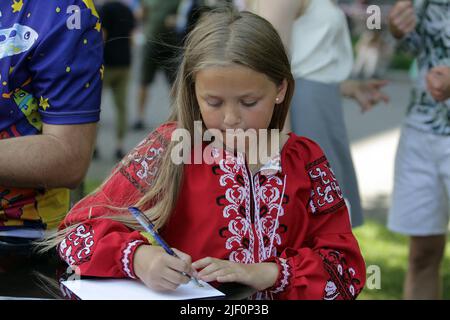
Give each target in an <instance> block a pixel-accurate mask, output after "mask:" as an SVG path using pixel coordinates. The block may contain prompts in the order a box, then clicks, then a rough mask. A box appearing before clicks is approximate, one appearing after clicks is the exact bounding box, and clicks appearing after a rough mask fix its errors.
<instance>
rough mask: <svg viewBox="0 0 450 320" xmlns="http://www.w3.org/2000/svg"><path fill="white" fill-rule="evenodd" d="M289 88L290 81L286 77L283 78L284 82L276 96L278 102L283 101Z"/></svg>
mask: <svg viewBox="0 0 450 320" xmlns="http://www.w3.org/2000/svg"><path fill="white" fill-rule="evenodd" d="M287 89H288V82H287V80H286V79H283V82H281V84H280V85H279V86H278V90H277V98H276V103H277V104H280V103H283V101H284V98H285V97H286V92H287Z"/></svg>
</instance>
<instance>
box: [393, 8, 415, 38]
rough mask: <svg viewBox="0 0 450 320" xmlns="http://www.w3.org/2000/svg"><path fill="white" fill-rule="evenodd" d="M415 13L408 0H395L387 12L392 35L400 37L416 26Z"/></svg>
mask: <svg viewBox="0 0 450 320" xmlns="http://www.w3.org/2000/svg"><path fill="white" fill-rule="evenodd" d="M416 23H417V19H416V14H415V11H414V6H413V4H412V1H410V0H402V1H397V3H396V4H395V5H394V7H393V8H392V9H391V12H390V13H389V29H390V31H391V33H392V35H393V36H394V37H395V38H397V39H401V38H403V37H404V36H405V35H406V34H408V33H410V32H411V31H413V30H414V29H415V28H416Z"/></svg>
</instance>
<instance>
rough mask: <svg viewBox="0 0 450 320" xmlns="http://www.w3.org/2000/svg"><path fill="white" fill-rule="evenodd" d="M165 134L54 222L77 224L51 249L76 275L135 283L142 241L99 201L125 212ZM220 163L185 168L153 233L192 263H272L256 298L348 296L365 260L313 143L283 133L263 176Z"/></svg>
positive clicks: (230, 158)
mask: <svg viewBox="0 0 450 320" xmlns="http://www.w3.org/2000/svg"><path fill="white" fill-rule="evenodd" d="M173 129H174V125H173V124H168V125H163V126H161V127H160V128H158V129H157V130H156V132H154V133H152V134H150V135H149V136H148V137H147V138H146V139H145V140H144V141H143V142H141V143H140V144H139V145H138V146H137V147H136V148H135V149H134V150H133V151H132V152H130V153H129V154H128V155H127V157H125V158H124V160H123V161H122V163H121V164H119V165H118V167H117V168H116V170H115V173H114V174H113V175H112V177H111V178H110V179H109V180H108V182H107V183H106V184H105V185H104V186H103V187H102V188H101V189H100V190H99V191H98V192H97V193H95V194H93V195H90V196H88V197H86V198H84V199H83V200H82V201H80V202H79V203H77V204H76V206H74V208H73V209H72V210H71V211H70V212H69V214H68V215H67V217H66V219H65V221H64V222H63V224H61V227H60V228H65V227H66V226H69V225H73V224H75V223H80V222H81V223H82V224H81V225H80V226H78V228H76V229H75V230H74V231H73V232H71V233H70V234H69V235H68V236H67V237H66V238H65V239H64V240H63V241H62V242H61V243H60V245H59V247H58V250H59V254H60V255H61V257H62V258H63V259H64V260H65V261H66V262H67V263H68V264H70V265H74V266H77V267H78V268H79V271H80V272H81V274H82V275H86V276H99V277H131V278H135V277H136V276H135V274H134V271H133V263H132V261H133V256H134V252H135V251H136V248H138V246H140V245H142V244H148V243H149V241H148V239H147V238H146V237H144V236H143V235H142V233H140V232H139V231H133V230H131V229H129V228H128V227H126V226H125V225H123V224H122V223H119V222H116V221H112V220H110V219H104V218H101V217H102V216H104V215H106V214H111V213H112V212H111V211H110V209H108V208H107V207H106V205H112V206H120V207H128V206H131V205H133V204H134V203H135V201H136V200H137V199H139V198H140V197H141V196H142V195H143V194H144V193H145V191H146V190H148V189H149V188H150V187H151V184H152V181H153V178H154V175H155V172H156V170H157V167H156V165H155V163H156V160H157V159H158V157H160V155H161V152H162V151H163V150H164V148H165V146H166V143H167V141H168V140H170V133H171V131H172V130H173ZM161 133H162V134H161ZM215 151H217V150H215ZM219 153H220V152H212V157H213V158H214V157H218V154H219ZM219 159H220V160H217V161H216V162H215V163H213V164H206V163H203V164H185V165H184V178H183V182H182V189H181V191H180V195H179V198H178V202H177V205H176V208H175V210H174V212H173V213H172V215H171V218H170V219H169V222H168V223H167V224H166V225H165V226H164V228H163V229H162V230H160V233H161V235H162V237H163V238H164V239H165V240H166V241H167V242H168V243H169V244H170V245H171V246H172V247H175V248H177V249H179V250H181V251H183V252H186V253H188V254H189V255H191V256H192V259H193V261H196V260H197V259H201V258H204V257H206V256H211V257H215V258H219V259H227V260H230V261H235V262H240V263H259V262H265V261H271V262H275V263H277V265H278V267H279V277H278V280H277V282H276V283H275V285H274V286H273V287H272V288H269V289H267V290H266V291H265V292H264V293H260V297H265V298H274V299H326V300H331V299H354V298H356V296H357V295H358V294H359V292H360V291H361V290H362V288H363V286H364V283H365V276H366V275H365V264H364V260H363V257H362V256H361V252H360V249H359V247H358V243H357V241H356V239H355V238H354V236H353V234H352V231H351V226H350V222H349V215H348V211H347V207H346V205H345V202H344V198H343V195H342V192H341V190H340V188H339V184H338V183H337V181H336V179H335V177H334V174H333V171H332V169H331V168H330V167H329V164H328V161H327V159H326V157H325V156H324V154H323V152H322V150H321V149H320V147H319V146H318V145H317V144H316V143H314V142H313V141H311V140H309V139H307V138H304V137H298V136H296V135H295V134H290V138H289V139H288V141H287V142H286V144H285V145H284V147H283V148H282V151H281V154H280V156H279V158H278V160H279V161H276V160H277V159H274V161H272V162H271V168H272V169H273V167H274V166H275V167H276V164H277V163H278V164H279V162H281V166H280V167H279V170H271V171H265V170H259V172H254V173H251V172H250V170H249V169H248V166H247V165H246V163H245V160H244V158H243V157H242V156H241V155H239V154H238V155H237V156H235V155H233V154H231V153H228V152H225V156H224V157H220V158H219ZM263 173H264V174H263ZM99 217H100V219H99Z"/></svg>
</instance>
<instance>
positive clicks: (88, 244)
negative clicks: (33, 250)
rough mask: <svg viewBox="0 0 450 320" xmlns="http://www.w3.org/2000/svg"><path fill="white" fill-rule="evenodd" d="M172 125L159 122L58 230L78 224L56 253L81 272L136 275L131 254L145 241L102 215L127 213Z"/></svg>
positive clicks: (142, 189)
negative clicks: (158, 126) (160, 125)
mask: <svg viewBox="0 0 450 320" xmlns="http://www.w3.org/2000/svg"><path fill="white" fill-rule="evenodd" d="M173 128H174V126H173V125H172V126H162V127H160V128H158V130H156V131H155V132H154V133H152V134H150V135H149V137H148V138H146V139H145V140H144V141H143V142H141V143H140V144H139V145H138V146H137V147H136V148H135V149H134V150H133V151H132V152H130V153H129V154H128V155H127V156H126V157H125V158H124V160H123V161H122V162H121V163H120V164H119V165H118V166H117V167H116V168H115V169H114V171H113V174H112V176H111V177H110V178H109V179H108V180H107V181H106V182H105V183H104V184H103V186H102V187H101V188H100V190H98V191H97V192H95V193H93V194H91V195H88V196H87V197H85V198H84V199H82V200H81V201H80V202H78V203H77V204H76V205H75V206H74V207H73V208H72V209H71V210H70V212H69V213H68V214H67V216H66V218H65V220H64V222H63V223H62V224H61V226H60V229H64V228H71V226H73V225H77V227H76V228H75V229H74V230H73V231H71V232H70V233H69V234H68V236H66V238H65V239H64V240H63V241H62V242H61V243H60V245H59V248H58V250H59V254H60V256H61V258H62V259H64V260H65V261H66V262H67V263H68V264H69V265H72V266H76V267H78V268H79V271H80V272H81V275H87V276H97V277H130V278H135V277H136V275H135V273H134V270H133V257H134V253H135V252H136V249H137V248H138V247H139V246H140V245H142V244H148V243H149V241H148V239H147V238H146V237H145V236H143V235H141V234H140V233H139V232H138V231H133V230H131V229H130V228H128V227H127V226H125V225H124V224H123V223H120V222H118V221H115V220H112V219H108V218H103V217H105V216H114V215H121V214H123V213H124V211H125V212H127V208H128V207H129V206H132V205H134V204H135V203H136V202H137V201H138V200H139V199H140V197H142V196H143V194H144V193H145V192H146V191H148V190H149V188H150V187H151V185H152V183H153V180H154V177H155V175H156V171H157V168H158V163H159V162H158V161H159V159H160V157H161V153H162V152H163V150H164V147H165V146H166V144H167V141H170V138H168V136H169V134H170V132H171V130H173Z"/></svg>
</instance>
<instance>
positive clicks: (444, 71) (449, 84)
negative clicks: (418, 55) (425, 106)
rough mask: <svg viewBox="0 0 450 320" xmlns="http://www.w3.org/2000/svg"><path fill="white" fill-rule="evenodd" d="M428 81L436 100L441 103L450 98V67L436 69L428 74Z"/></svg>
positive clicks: (429, 89) (428, 86) (430, 90)
mask: <svg viewBox="0 0 450 320" xmlns="http://www.w3.org/2000/svg"><path fill="white" fill-rule="evenodd" d="M426 80H427V88H428V91H429V92H430V94H431V95H432V96H433V98H434V100H436V101H438V102H441V101H445V100H447V99H449V98H450V67H447V66H437V67H434V68H433V69H431V70H430V71H429V72H428V74H427V79H426Z"/></svg>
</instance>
